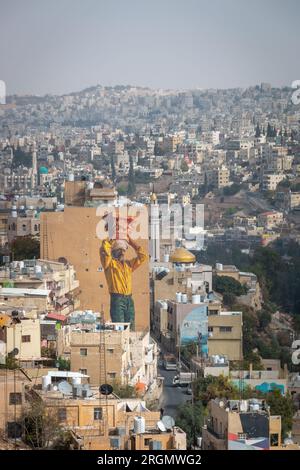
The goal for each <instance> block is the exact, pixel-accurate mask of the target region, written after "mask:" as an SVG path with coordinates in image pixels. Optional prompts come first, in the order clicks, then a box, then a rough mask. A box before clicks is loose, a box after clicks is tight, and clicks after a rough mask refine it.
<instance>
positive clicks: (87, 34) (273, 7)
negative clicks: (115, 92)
mask: <svg viewBox="0 0 300 470" xmlns="http://www.w3.org/2000/svg"><path fill="white" fill-rule="evenodd" d="M299 21H300V1H299V0H0V79H2V80H4V81H5V82H6V86H7V93H8V94H12V93H35V94H44V93H67V92H71V91H76V90H81V89H82V88H85V87H87V86H91V85H96V84H102V85H114V84H132V85H141V86H150V87H155V88H217V87H219V88H227V87H235V86H241V87H244V86H248V85H254V84H257V83H260V82H262V81H267V82H271V83H272V84H274V85H286V84H288V85H290V84H291V82H292V81H293V80H296V79H300V67H299V50H300V47H299V46H300V25H299Z"/></svg>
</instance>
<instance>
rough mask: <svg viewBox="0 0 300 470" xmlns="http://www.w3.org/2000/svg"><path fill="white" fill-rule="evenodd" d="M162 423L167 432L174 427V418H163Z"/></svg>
mask: <svg viewBox="0 0 300 470" xmlns="http://www.w3.org/2000/svg"><path fill="white" fill-rule="evenodd" d="M162 422H163V425H164V426H165V428H166V429H167V430H168V431H169V430H170V429H172V428H173V427H174V426H175V420H174V418H172V416H168V415H166V416H163V418H162Z"/></svg>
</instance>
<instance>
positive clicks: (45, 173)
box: [39, 166, 49, 175]
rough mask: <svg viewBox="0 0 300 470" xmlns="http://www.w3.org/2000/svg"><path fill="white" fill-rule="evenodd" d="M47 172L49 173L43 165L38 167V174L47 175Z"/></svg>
mask: <svg viewBox="0 0 300 470" xmlns="http://www.w3.org/2000/svg"><path fill="white" fill-rule="evenodd" d="M48 173H49V170H48V168H46V167H45V166H40V168H39V174H40V175H47V174H48Z"/></svg>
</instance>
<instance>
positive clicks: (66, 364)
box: [57, 357, 71, 370]
mask: <svg viewBox="0 0 300 470" xmlns="http://www.w3.org/2000/svg"><path fill="white" fill-rule="evenodd" d="M57 362H58V370H70V369H71V362H70V360H69V359H65V358H63V357H59V358H58V360H57Z"/></svg>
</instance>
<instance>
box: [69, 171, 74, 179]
mask: <svg viewBox="0 0 300 470" xmlns="http://www.w3.org/2000/svg"><path fill="white" fill-rule="evenodd" d="M69 181H74V175H73V173H70V174H69Z"/></svg>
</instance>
